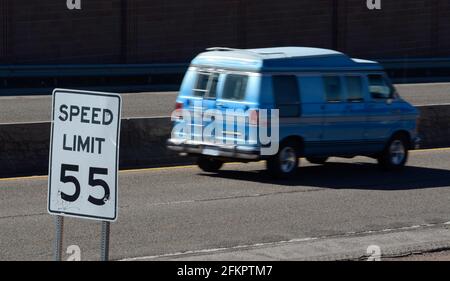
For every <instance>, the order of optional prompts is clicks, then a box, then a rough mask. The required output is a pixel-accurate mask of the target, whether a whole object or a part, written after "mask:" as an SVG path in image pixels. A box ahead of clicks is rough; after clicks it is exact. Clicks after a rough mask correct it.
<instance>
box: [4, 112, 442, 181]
mask: <svg viewBox="0 0 450 281" xmlns="http://www.w3.org/2000/svg"><path fill="white" fill-rule="evenodd" d="M418 109H419V110H420V113H421V117H420V120H419V134H420V135H421V137H422V140H423V142H422V145H421V146H422V147H423V148H435V147H446V146H450V105H432V106H419V107H418ZM170 123H171V122H170V119H169V118H168V117H160V118H139V119H124V120H122V128H121V143H120V168H121V169H124V168H141V167H156V166H169V165H179V164H190V163H193V160H194V159H192V158H186V157H180V156H178V155H177V154H176V153H173V152H171V151H168V150H167V149H166V147H165V141H166V140H167V138H168V137H169V136H170V130H171V124H170ZM49 140H50V122H43V123H29V124H6V125H0V177H9V176H20V175H42V174H47V171H48V155H49V153H48V151H49Z"/></svg>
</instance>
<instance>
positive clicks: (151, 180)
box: [0, 149, 450, 260]
mask: <svg viewBox="0 0 450 281" xmlns="http://www.w3.org/2000/svg"><path fill="white" fill-rule="evenodd" d="M263 168H264V166H263V164H262V163H253V164H232V163H231V164H227V165H226V166H225V167H224V170H223V171H222V172H221V173H219V174H207V173H203V172H201V171H200V170H198V169H197V168H196V167H191V166H189V167H172V168H156V169H147V170H136V171H123V172H121V173H120V177H119V182H120V187H119V189H120V194H119V200H120V202H119V219H118V221H117V222H116V223H114V224H112V228H111V233H112V236H111V258H112V259H123V258H134V257H143V256H158V255H164V254H170V253H178V252H185V251H199V250H207V249H216V248H230V247H235V246H243V245H254V244H257V243H270V242H275V243H276V242H279V241H287V240H291V239H302V238H307V237H309V238H311V237H329V236H333V237H336V236H344V235H347V234H348V233H359V232H367V231H381V230H385V229H396V228H402V227H411V226H416V225H424V224H437V223H445V222H448V221H450V204H449V203H450V149H436V150H428V151H416V152H412V153H411V155H410V161H409V165H408V167H406V168H405V169H404V170H403V171H401V172H383V171H380V170H379V169H378V168H377V166H376V165H375V162H374V161H373V160H371V159H368V158H364V157H360V158H354V159H348V160H347V159H338V158H332V159H331V163H330V164H327V165H325V166H316V165H311V164H308V163H307V162H306V160H303V159H302V167H301V168H300V169H299V172H298V175H297V177H296V178H295V179H292V180H289V181H275V180H272V179H270V178H269V177H268V176H267V175H266V173H265V172H264V171H263ZM46 200H47V178H46V177H32V178H19V179H1V180H0V226H1V227H0V260H23V259H26V260H49V259H51V258H52V249H53V244H52V243H53V239H54V224H53V217H52V216H50V215H48V214H47V213H46ZM64 238H65V244H64V249H66V248H67V247H68V246H69V245H78V246H79V247H80V248H81V251H82V253H81V255H82V256H81V258H82V259H83V260H91V259H98V258H99V251H100V250H99V249H100V244H99V243H100V223H98V222H92V221H86V220H79V219H66V223H65V237H64ZM67 257H68V255H67V254H64V258H67Z"/></svg>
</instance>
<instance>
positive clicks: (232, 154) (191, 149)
mask: <svg viewBox="0 0 450 281" xmlns="http://www.w3.org/2000/svg"><path fill="white" fill-rule="evenodd" d="M166 145H167V148H168V149H170V150H172V151H176V152H180V153H191V154H201V155H207V156H211V157H226V158H236V159H246V160H257V159H259V158H260V149H259V148H257V147H251V146H239V145H225V144H214V143H206V142H199V141H191V140H183V139H169V140H167V144H166Z"/></svg>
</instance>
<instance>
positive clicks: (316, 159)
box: [306, 157, 328, 165]
mask: <svg viewBox="0 0 450 281" xmlns="http://www.w3.org/2000/svg"><path fill="white" fill-rule="evenodd" d="M306 160H308V162H309V163H313V164H319V165H323V164H325V163H326V162H327V160H328V157H306Z"/></svg>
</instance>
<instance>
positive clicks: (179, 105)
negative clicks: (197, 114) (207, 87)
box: [175, 102, 183, 110]
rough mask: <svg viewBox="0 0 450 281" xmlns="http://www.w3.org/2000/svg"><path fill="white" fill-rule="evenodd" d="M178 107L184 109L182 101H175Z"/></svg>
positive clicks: (176, 108) (176, 107)
mask: <svg viewBox="0 0 450 281" xmlns="http://www.w3.org/2000/svg"><path fill="white" fill-rule="evenodd" d="M178 109H183V103H182V102H177V103H175V110H178Z"/></svg>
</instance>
